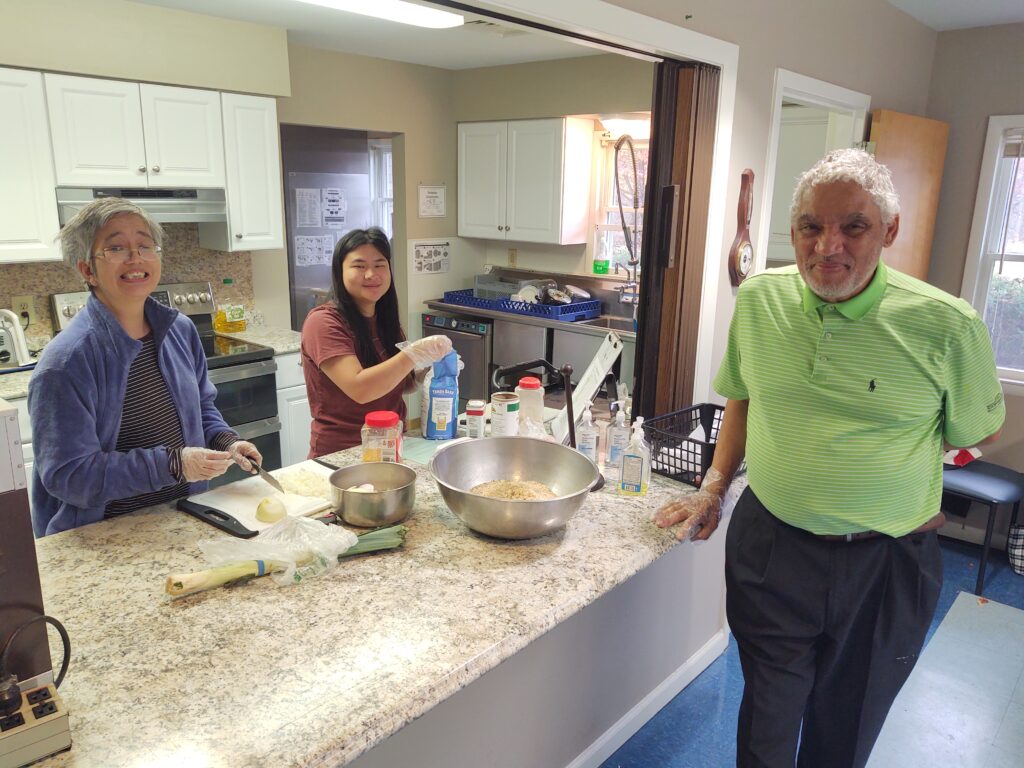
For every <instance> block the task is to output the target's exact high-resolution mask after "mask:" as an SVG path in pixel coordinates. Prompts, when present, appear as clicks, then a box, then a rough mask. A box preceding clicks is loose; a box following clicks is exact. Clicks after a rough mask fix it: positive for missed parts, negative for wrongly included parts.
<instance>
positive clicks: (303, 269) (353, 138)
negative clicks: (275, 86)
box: [281, 125, 372, 331]
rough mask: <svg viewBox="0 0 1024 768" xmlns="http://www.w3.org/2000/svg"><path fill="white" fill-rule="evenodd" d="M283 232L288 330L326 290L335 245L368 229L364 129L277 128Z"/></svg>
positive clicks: (324, 296)
mask: <svg viewBox="0 0 1024 768" xmlns="http://www.w3.org/2000/svg"><path fill="white" fill-rule="evenodd" d="M281 158H282V163H283V165H284V194H285V228H286V229H285V233H286V239H287V244H288V281H289V284H290V289H291V291H290V292H291V314H292V328H293V329H294V330H296V331H298V330H301V329H302V322H303V321H304V320H305V318H306V315H307V314H308V312H309V310H311V309H312V308H313V307H315V306H317V305H318V304H322V303H323V302H324V301H326V300H327V298H328V296H329V295H330V291H331V258H332V256H333V253H334V245H335V243H337V242H338V240H340V239H341V238H342V237H343V236H344V235H345V234H346V233H348V232H349V231H351V230H353V229H363V228H366V227H369V226H372V218H371V210H370V156H369V149H368V137H367V134H366V133H365V132H364V131H346V130H340V129H335V128H313V127H309V126H301V125H282V126H281Z"/></svg>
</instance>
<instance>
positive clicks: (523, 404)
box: [516, 376, 544, 431]
mask: <svg viewBox="0 0 1024 768" xmlns="http://www.w3.org/2000/svg"><path fill="white" fill-rule="evenodd" d="M516 394H517V395H519V424H520V427H522V426H525V425H526V422H527V420H529V421H532V422H533V423H534V425H535V426H536V428H538V429H540V430H541V431H543V430H544V388H543V387H541V385H540V379H538V378H537V377H536V376H523V378H521V379H520V380H519V386H517V387H516Z"/></svg>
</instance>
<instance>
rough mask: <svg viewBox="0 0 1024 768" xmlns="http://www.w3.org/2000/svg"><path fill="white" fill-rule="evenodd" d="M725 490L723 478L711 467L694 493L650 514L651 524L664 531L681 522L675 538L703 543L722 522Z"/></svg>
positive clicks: (725, 485) (725, 483) (726, 484)
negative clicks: (652, 515) (652, 518)
mask: <svg viewBox="0 0 1024 768" xmlns="http://www.w3.org/2000/svg"><path fill="white" fill-rule="evenodd" d="M728 488H729V483H728V482H727V481H726V479H725V475H723V474H722V473H721V472H719V471H718V470H717V469H715V468H714V467H712V468H711V469H709V470H708V474H707V476H706V477H705V478H704V482H702V483H701V484H700V490H699V491H697V493H694V494H691V495H689V496H680V497H679V498H678V499H676V500H675V501H670V502H669V503H668V504H666V505H664V506H663V507H662V508H661V509H659V510H658V511H657V512H655V513H654V524H655V525H656V526H658V527H659V528H668V527H670V526H673V525H676V524H677V523H682V525H681V526H680V527H679V528H678V529H677V530H676V531H675V534H676V538H677V539H679V540H680V541H686V540H687V539H694V540H695V541H706V540H707V539H708V538H709V537H710V536H711V534H712V533H714V532H715V529H716V528H717V527H718V523H719V521H720V520H721V519H722V499H723V498H724V497H725V492H726V490H728Z"/></svg>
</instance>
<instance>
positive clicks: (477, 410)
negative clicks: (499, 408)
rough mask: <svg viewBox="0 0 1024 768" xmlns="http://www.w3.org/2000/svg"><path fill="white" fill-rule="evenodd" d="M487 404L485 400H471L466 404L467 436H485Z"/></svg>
mask: <svg viewBox="0 0 1024 768" xmlns="http://www.w3.org/2000/svg"><path fill="white" fill-rule="evenodd" d="M486 408H487V403H485V402H484V401H483V400H470V401H469V402H468V403H466V436H467V437H483V436H484V411H485V410H486Z"/></svg>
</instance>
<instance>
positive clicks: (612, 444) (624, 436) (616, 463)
mask: <svg viewBox="0 0 1024 768" xmlns="http://www.w3.org/2000/svg"><path fill="white" fill-rule="evenodd" d="M615 405H616V407H617V408H618V410H617V411H616V412H615V424H613V425H612V427H611V429H609V430H608V458H607V460H606V461H605V465H604V466H605V469H606V470H607V471H608V477H613V478H618V476H619V469H620V465H621V464H622V453H623V451H625V450H626V446H627V445H629V426H628V425H627V424H626V412H625V410H624V409H623V407H622V401H621V400H619V401H616V403H615Z"/></svg>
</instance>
